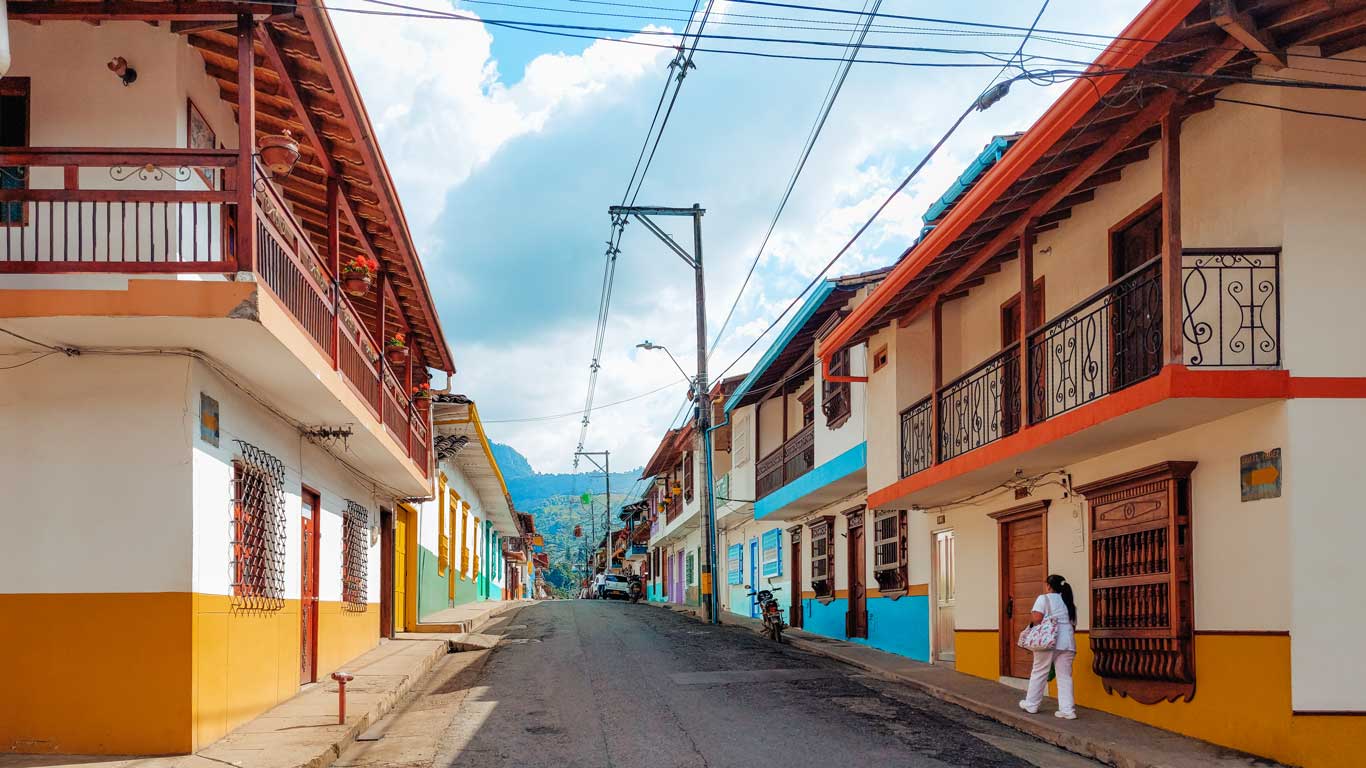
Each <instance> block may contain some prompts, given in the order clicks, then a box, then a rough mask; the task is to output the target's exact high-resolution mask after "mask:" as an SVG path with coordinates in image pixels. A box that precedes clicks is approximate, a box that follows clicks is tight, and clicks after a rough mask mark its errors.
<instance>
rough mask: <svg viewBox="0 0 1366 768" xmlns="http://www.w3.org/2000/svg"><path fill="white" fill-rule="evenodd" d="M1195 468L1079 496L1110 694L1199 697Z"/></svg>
mask: <svg viewBox="0 0 1366 768" xmlns="http://www.w3.org/2000/svg"><path fill="white" fill-rule="evenodd" d="M1194 469H1195V462H1193V461H1169V462H1164V463H1162V464H1155V465H1153V466H1151V467H1145V468H1143V469H1140V470H1137V471H1134V472H1129V473H1127V474H1123V475H1119V476H1117V477H1111V478H1108V479H1105V480H1101V481H1099V482H1095V483H1091V484H1090V485H1086V486H1080V487H1078V488H1077V489H1076V491H1077V493H1079V494H1081V495H1082V496H1084V497H1085V499H1086V504H1087V506H1088V507H1089V515H1088V517H1089V520H1088V522H1089V523H1090V526H1089V527H1090V529H1091V537H1090V538H1091V547H1090V565H1091V568H1090V570H1091V573H1090V580H1089V581H1090V584H1089V586H1090V589H1091V634H1090V640H1091V653H1092V655H1093V666H1094V669H1095V672H1096V674H1097V675H1099V676H1100V677H1101V679H1102V681H1103V682H1104V684H1105V690H1106V691H1107V692H1110V691H1114V692H1117V693H1120V694H1121V695H1124V696H1129V697H1131V698H1133V699H1134V700H1135V701H1139V702H1142V703H1144V704H1155V703H1157V702H1158V701H1162V700H1164V699H1165V700H1168V701H1176V700H1177V699H1178V698H1184V699H1185V700H1187V701H1189V700H1190V699H1191V697H1192V696H1194V695H1195V682H1196V681H1195V657H1194V656H1193V653H1194V650H1195V647H1194V637H1193V635H1194V621H1193V616H1192V613H1191V575H1192V573H1193V566H1192V562H1191V561H1192V556H1193V554H1194V552H1193V550H1192V549H1191V537H1190V525H1191V488H1190V483H1191V481H1190V476H1191V472H1192V471H1194ZM1078 583H1085V582H1083V581H1082V580H1080V579H1078Z"/></svg>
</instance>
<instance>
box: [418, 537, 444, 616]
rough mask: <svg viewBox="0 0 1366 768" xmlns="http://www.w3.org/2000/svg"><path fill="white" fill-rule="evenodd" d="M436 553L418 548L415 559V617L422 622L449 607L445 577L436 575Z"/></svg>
mask: <svg viewBox="0 0 1366 768" xmlns="http://www.w3.org/2000/svg"><path fill="white" fill-rule="evenodd" d="M436 562H437V558H436V553H435V552H432V551H430V550H428V549H427V548H425V547H418V558H417V583H418V592H417V615H418V620H419V621H420V620H422V619H425V618H427V617H428V616H430V615H431V614H433V613H435V612H436V611H440V610H444V609H446V608H449V607H450V602H449V601H448V600H447V598H446V577H445V576H440V575H438V574H437V570H436Z"/></svg>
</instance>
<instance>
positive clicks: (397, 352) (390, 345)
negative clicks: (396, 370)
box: [384, 331, 408, 365]
mask: <svg viewBox="0 0 1366 768" xmlns="http://www.w3.org/2000/svg"><path fill="white" fill-rule="evenodd" d="M384 357H385V358H386V359H388V360H389V364H390V365H398V364H399V363H402V362H403V361H404V360H407V359H408V345H407V344H406V343H404V340H403V333H402V331H396V332H395V333H394V335H393V336H390V337H389V338H387V339H385V340H384Z"/></svg>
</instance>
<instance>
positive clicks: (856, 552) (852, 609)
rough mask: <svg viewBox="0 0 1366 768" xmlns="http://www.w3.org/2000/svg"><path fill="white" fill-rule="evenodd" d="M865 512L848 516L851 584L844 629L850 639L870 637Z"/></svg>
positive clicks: (847, 540)
mask: <svg viewBox="0 0 1366 768" xmlns="http://www.w3.org/2000/svg"><path fill="white" fill-rule="evenodd" d="M863 516H864V515H863V510H862V509H860V510H859V511H858V512H855V513H853V514H851V515H849V516H848V520H849V535H848V536H847V537H846V538H845V541H846V542H847V543H848V546H849V550H848V557H846V558H844V561H845V562H846V563H848V569H849V572H848V578H847V579H846V582H847V583H848V584H849V610H848V612H847V613H845V614H844V629H845V634H846V635H847V636H848V637H867V636H868V587H867V582H866V579H865V574H864V571H865V570H866V569H867V563H868V560H867V553H866V552H865V551H864V546H863Z"/></svg>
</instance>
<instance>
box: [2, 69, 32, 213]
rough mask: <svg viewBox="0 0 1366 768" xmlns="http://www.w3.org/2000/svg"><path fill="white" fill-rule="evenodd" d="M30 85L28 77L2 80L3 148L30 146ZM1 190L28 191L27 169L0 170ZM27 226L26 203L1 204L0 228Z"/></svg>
mask: <svg viewBox="0 0 1366 768" xmlns="http://www.w3.org/2000/svg"><path fill="white" fill-rule="evenodd" d="M28 84H29V79H28V78H27V77H6V78H4V79H2V80H0V147H27V146H28V108H29V103H28ZM0 189H28V169H27V168H25V167H22V166H17V165H16V166H6V167H0ZM27 223H28V206H26V205H25V204H24V203H21V202H12V203H4V204H3V205H0V227H4V226H20V227H22V226H24V225H25V224H27Z"/></svg>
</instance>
